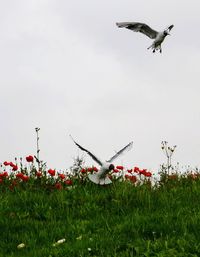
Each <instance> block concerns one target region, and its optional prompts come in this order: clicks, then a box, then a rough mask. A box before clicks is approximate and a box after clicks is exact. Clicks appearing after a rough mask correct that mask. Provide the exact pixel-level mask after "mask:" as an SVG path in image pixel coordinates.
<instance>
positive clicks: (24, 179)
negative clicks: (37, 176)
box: [21, 175, 29, 181]
mask: <svg viewBox="0 0 200 257" xmlns="http://www.w3.org/2000/svg"><path fill="white" fill-rule="evenodd" d="M21 179H22V180H23V181H28V180H29V176H25V175H23V176H22V177H21Z"/></svg>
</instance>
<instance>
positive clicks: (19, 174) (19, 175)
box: [16, 172, 24, 179]
mask: <svg viewBox="0 0 200 257" xmlns="http://www.w3.org/2000/svg"><path fill="white" fill-rule="evenodd" d="M23 176H24V174H23V173H21V172H20V173H17V174H16V177H17V178H21V179H22V178H23Z"/></svg>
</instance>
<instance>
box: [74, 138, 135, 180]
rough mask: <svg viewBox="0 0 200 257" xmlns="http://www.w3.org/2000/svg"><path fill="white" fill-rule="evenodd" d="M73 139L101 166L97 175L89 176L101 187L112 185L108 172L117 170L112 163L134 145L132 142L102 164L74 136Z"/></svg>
mask: <svg viewBox="0 0 200 257" xmlns="http://www.w3.org/2000/svg"><path fill="white" fill-rule="evenodd" d="M71 139H72V140H73V141H74V143H75V144H76V145H77V146H78V147H79V148H80V149H81V150H82V151H85V152H86V153H87V154H89V155H90V157H92V159H93V160H94V161H96V162H97V163H98V164H99V165H100V166H101V168H100V170H99V171H98V172H97V173H96V174H89V176H88V177H89V179H90V180H91V181H92V182H94V183H95V184H99V185H107V184H111V183H112V181H111V180H110V179H109V177H108V176H107V174H108V172H109V171H111V170H114V168H115V166H114V165H113V164H112V162H113V161H114V160H115V159H116V158H118V157H119V156H120V155H121V154H123V153H124V152H125V151H128V150H130V149H131V147H132V145H133V142H130V143H129V144H128V145H126V146H125V147H124V148H122V149H121V150H120V151H118V152H117V153H116V154H115V155H114V156H113V157H111V158H110V159H109V160H108V161H105V162H102V161H100V160H99V159H98V158H97V157H96V156H95V155H94V154H92V153H91V152H90V151H88V150H87V149H85V148H83V147H82V146H80V145H79V144H78V143H76V142H75V140H74V139H73V138H72V136H71Z"/></svg>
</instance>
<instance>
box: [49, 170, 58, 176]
mask: <svg viewBox="0 0 200 257" xmlns="http://www.w3.org/2000/svg"><path fill="white" fill-rule="evenodd" d="M48 173H49V174H50V175H51V176H52V177H53V176H55V174H56V171H55V170H52V169H49V170H48Z"/></svg>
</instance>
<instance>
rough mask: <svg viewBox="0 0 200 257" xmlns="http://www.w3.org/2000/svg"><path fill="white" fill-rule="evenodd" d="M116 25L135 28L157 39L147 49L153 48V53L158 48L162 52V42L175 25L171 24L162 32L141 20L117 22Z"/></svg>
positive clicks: (134, 29) (136, 30)
mask: <svg viewBox="0 0 200 257" xmlns="http://www.w3.org/2000/svg"><path fill="white" fill-rule="evenodd" d="M116 25H117V26H118V27H119V28H126V29H130V30H133V31H135V32H141V33H143V34H145V35H146V36H148V37H149V38H151V39H155V40H154V41H153V43H152V45H150V46H149V47H148V48H147V49H150V48H152V49H153V53H155V51H156V50H160V53H162V48H161V44H162V42H163V41H164V39H165V37H166V36H168V35H170V34H169V32H170V30H171V29H172V28H173V27H174V25H170V26H169V27H167V28H166V29H165V30H163V31H161V32H157V31H155V30H153V29H152V28H150V27H149V26H148V25H147V24H144V23H140V22H117V23H116Z"/></svg>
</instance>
